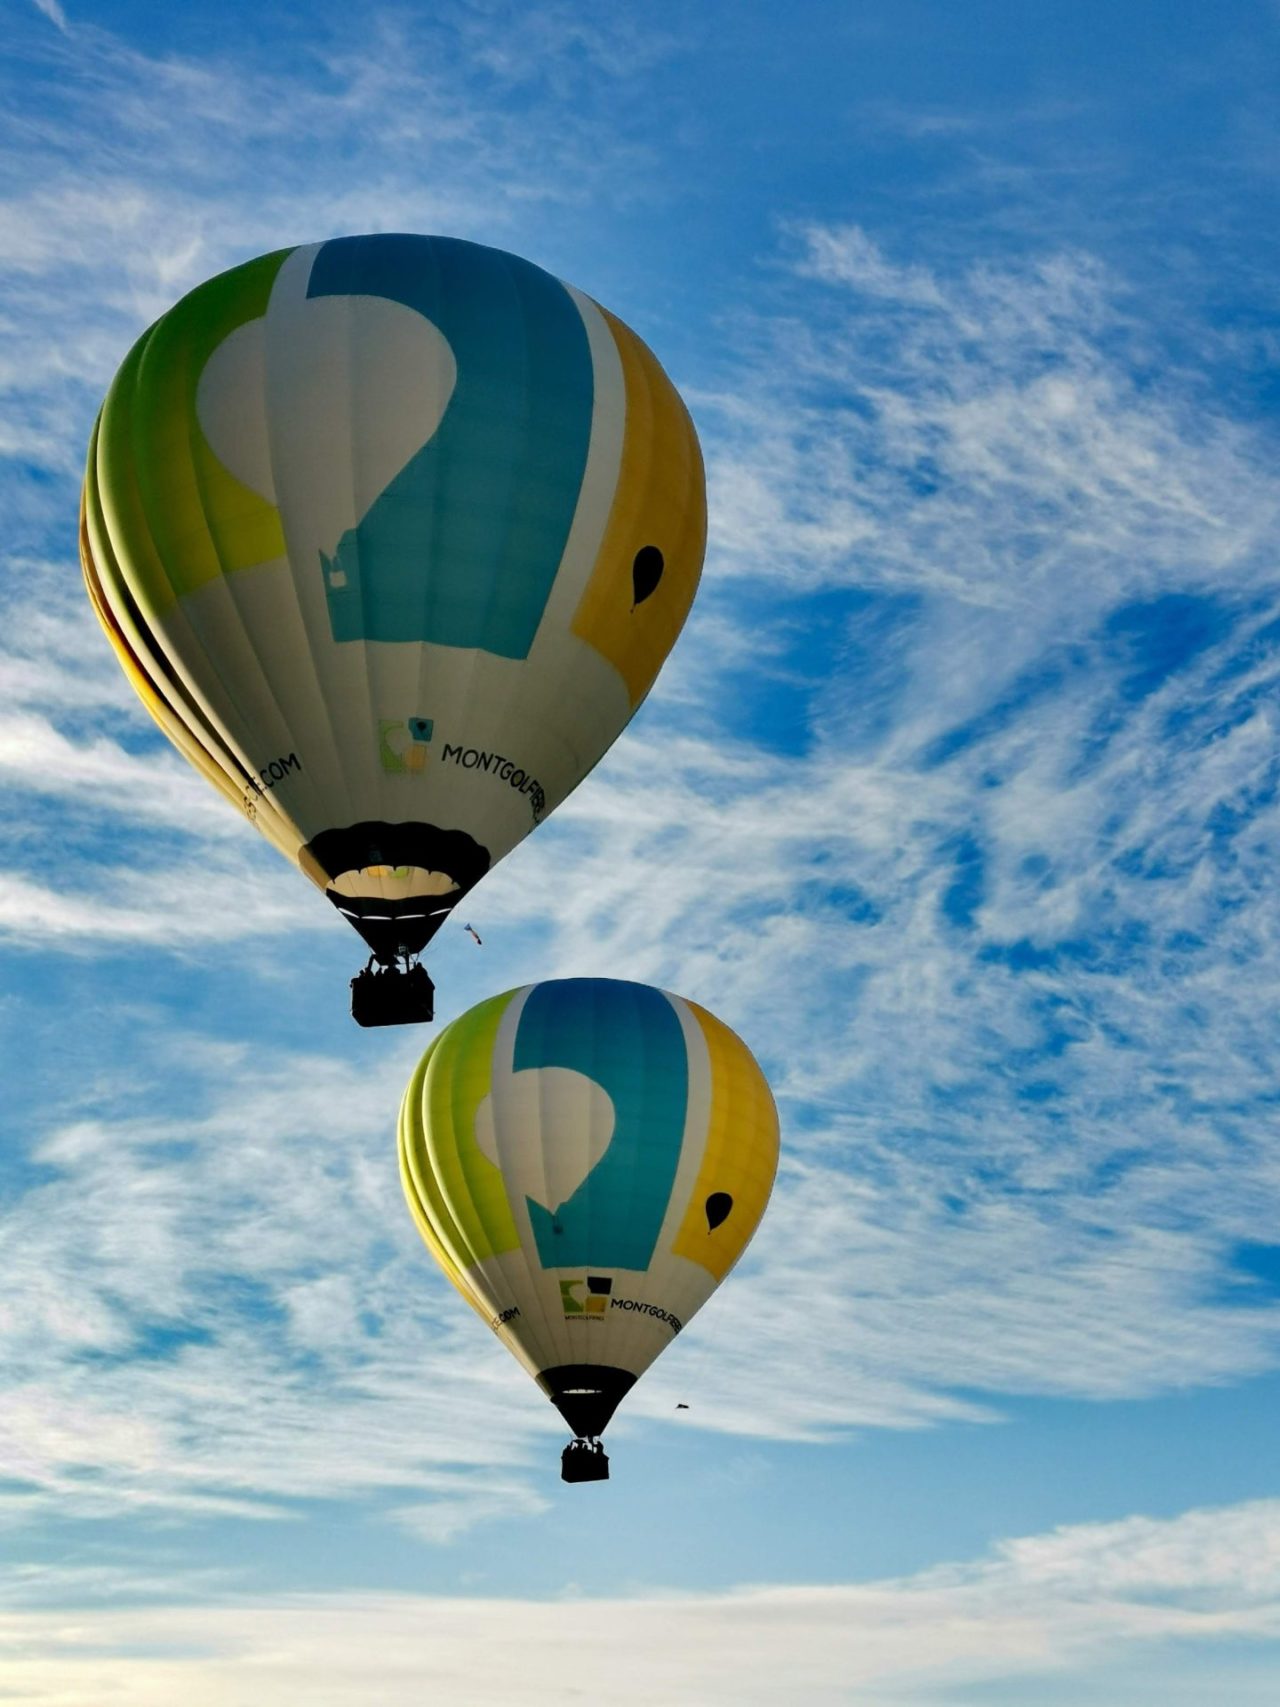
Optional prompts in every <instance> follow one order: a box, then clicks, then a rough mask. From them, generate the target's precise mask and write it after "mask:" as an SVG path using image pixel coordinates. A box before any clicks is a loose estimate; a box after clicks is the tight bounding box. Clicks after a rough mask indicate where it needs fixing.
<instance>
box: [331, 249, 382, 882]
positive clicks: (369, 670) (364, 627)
mask: <svg viewBox="0 0 1280 1707" xmlns="http://www.w3.org/2000/svg"><path fill="white" fill-rule="evenodd" d="M364 274H365V268H364V264H363V259H362V261H361V265H360V266H359V267H358V268H357V269H356V279H357V282H358V283H360V284H364V283H365V276H364ZM361 294H367V293H361ZM355 301H356V296H355V293H349V294H348V295H346V296H345V297H344V298H342V316H343V320H344V322H345V326H346V343H347V362H346V373H345V375H344V377H345V380H346V390H347V420H348V422H350V424H351V431H350V434H349V439H350V444H351V461H350V464H349V474H350V481H351V486H350V490H351V515H352V517H353V518H354V519H353V524H352V528H351V551H352V556H353V558H354V562H353V565H352V566H353V568H354V571H355V577H356V586H357V587H358V588H359V596H360V639H359V641H358V642H356V644H358V645H359V647H360V662H361V665H362V666H363V669H364V689H365V711H366V726H365V743H366V747H368V745H369V744H370V743H372V741H373V739H374V730H375V726H376V707H375V704H374V693H373V659H372V658H371V657H370V653H369V648H370V646H371V645H372V644H373V643H372V641H371V640H370V638H369V635H370V630H369V599H368V591H367V588H366V576H365V572H364V564H363V563H362V562H361V561H360V522H361V520H362V517H361V516H360V513H359V511H358V509H357V493H356V486H357V481H356V458H357V456H358V455H359V449H358V446H359V437H360V436H359V433H358V432H357V430H356V417H355V377H354V376H355ZM336 644H337V642H336V641H335V645H336ZM375 786H376V788H377V795H378V810H377V813H376V817H377V819H378V820H379V821H381V822H387V823H390V822H391V820H390V818H386V819H384V818H383V808H384V806H385V803H386V786H387V784H386V777H385V775H384V774H381V771H380V774H379V775H378V777H377V779H376V783H375ZM348 810H349V813H350V814H351V821H352V822H353V823H354V822H355V821H356V820H357V819H358V818H363V816H364V812H363V810H362V809H360V808H358V807H357V805H356V803H355V802H354V801H351V802H349V803H348ZM379 886H381V879H379Z"/></svg>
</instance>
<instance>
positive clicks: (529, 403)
mask: <svg viewBox="0 0 1280 1707" xmlns="http://www.w3.org/2000/svg"><path fill="white" fill-rule="evenodd" d="M307 295H308V296H309V297H321V296H380V297H385V298H387V299H388V300H390V301H392V302H399V303H402V304H403V305H404V306H405V307H407V308H411V309H414V310H415V311H416V312H417V313H419V314H421V315H423V316H424V317H425V318H426V319H427V320H429V321H431V323H432V324H433V325H434V326H436V327H437V328H438V329H439V330H440V332H441V333H442V334H443V335H444V337H445V338H446V340H447V341H448V343H449V346H450V348H451V349H452V351H453V356H454V360H455V361H456V363H457V369H458V377H457V384H456V386H455V388H454V392H453V396H452V397H451V398H450V400H449V404H448V407H447V408H446V410H445V413H444V417H443V419H442V420H441V423H440V426H439V427H438V428H437V430H436V432H435V434H434V435H433V436H432V438H431V439H430V441H429V442H428V443H427V444H425V445H424V446H423V447H422V449H421V450H420V451H417V452H416V453H415V454H414V455H413V456H412V457H410V459H409V461H408V462H407V463H406V464H405V466H404V467H403V468H402V469H401V470H400V472H399V473H398V474H397V475H396V476H395V477H394V478H393V479H392V481H391V482H390V484H389V485H388V486H386V487H385V488H384V490H383V491H382V492H381V493H380V494H379V495H378V497H377V498H375V499H374V501H373V503H372V504H371V505H370V507H369V509H368V510H367V511H366V512H365V514H364V516H363V517H362V518H361V519H360V521H359V522H358V523H357V525H356V526H355V527H354V528H350V529H348V531H347V532H346V533H345V534H343V536H342V538H341V539H340V540H339V541H338V542H337V544H336V548H335V550H334V553H333V555H332V556H331V557H327V558H324V560H323V563H322V567H323V569H324V571H325V573H324V581H325V591H326V595H327V598H328V601H329V622H330V627H331V629H332V632H333V637H334V639H335V640H339V641H342V640H387V641H410V642H421V641H430V642H434V643H435V644H436V645H440V646H459V647H477V648H479V649H480V650H481V651H484V652H492V653H496V654H497V655H498V656H499V657H503V658H526V657H527V656H528V654H529V647H530V645H531V644H532V641H533V637H534V634H535V633H536V632H537V628H538V624H539V622H540V621H541V620H542V613H543V611H544V610H545V608H546V604H547V599H548V597H549V596H550V593H551V587H552V584H553V582H554V581H555V578H556V574H557V572H558V570H559V567H560V562H561V559H562V557H563V556H564V548H565V542H566V541H567V539H568V537H569V529H570V527H571V526H572V524H573V517H574V513H575V511H576V509H577V504H578V494H579V492H580V490H581V487H582V476H583V471H584V469H585V467H586V461H587V449H588V445H589V443H590V439H591V417H592V409H593V405H594V397H595V381H594V374H593V369H592V363H591V350H590V346H589V344H588V342H587V333H586V328H585V327H584V325H583V323H582V316H581V315H580V313H579V312H578V307H577V304H576V303H575V302H574V300H573V298H572V297H571V296H570V295H569V292H568V291H567V290H566V289H565V287H564V286H563V285H562V284H561V283H560V282H559V280H558V279H554V278H552V277H551V275H550V274H549V273H545V272H543V270H542V269H541V267H535V266H533V265H531V263H530V262H528V261H522V260H520V259H519V257H518V256H515V255H507V254H504V253H502V252H501V251H500V250H497V249H487V248H484V247H482V246H481V245H480V244H477V243H464V242H461V241H459V240H457V239H456V238H450V237H409V236H392V235H385V236H374V237H340V238H337V239H335V240H334V241H333V242H330V243H326V244H324V245H323V246H322V248H321V249H320V250H319V252H318V253H317V255H316V258H315V261H314V262H313V264H312V268H311V277H310V281H309V283H308V286H307ZM322 556H323V554H322Z"/></svg>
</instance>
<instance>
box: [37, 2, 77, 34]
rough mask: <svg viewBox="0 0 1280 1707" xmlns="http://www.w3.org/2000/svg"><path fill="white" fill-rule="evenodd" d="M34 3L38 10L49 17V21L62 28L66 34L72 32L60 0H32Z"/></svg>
mask: <svg viewBox="0 0 1280 1707" xmlns="http://www.w3.org/2000/svg"><path fill="white" fill-rule="evenodd" d="M32 4H33V5H34V6H35V9H36V11H37V12H39V13H41V14H42V15H43V16H44V17H46V18H48V20H49V22H50V23H51V24H53V25H54V26H55V27H56V28H57V29H60V30H61V31H62V33H63V35H64V36H65V35H69V34H70V33H71V30H70V26H69V25H68V23H67V14H66V13H65V12H64V11H63V9H62V7H61V6H60V5H59V4H58V0H32Z"/></svg>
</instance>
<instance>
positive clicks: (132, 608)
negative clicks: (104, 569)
mask: <svg viewBox="0 0 1280 1707" xmlns="http://www.w3.org/2000/svg"><path fill="white" fill-rule="evenodd" d="M154 334H155V327H152V328H151V330H150V331H149V332H147V333H146V334H144V339H143V340H142V342H144V343H146V342H149V341H150V340H151V339H152V338H153V337H154ZM144 353H145V351H144ZM141 370H142V358H141V356H140V357H139V361H138V366H137V369H136V370H135V373H134V375H133V383H132V388H131V390H132V391H133V392H136V390H137V388H138V384H139V381H140V375H141ZM107 401H108V403H110V401H111V397H110V394H108V400H107ZM124 403H125V408H126V411H127V422H128V464H127V467H126V468H125V470H124V479H125V480H126V481H127V482H128V484H129V487H130V489H131V492H132V495H133V503H132V505H131V509H132V511H133V513H134V520H135V523H136V525H137V526H138V528H139V529H140V530H141V531H142V533H143V534H144V535H145V536H146V540H147V542H148V544H149V545H150V548H151V551H152V553H153V555H154V556H155V558H156V561H157V562H158V563H161V567H162V569H163V564H162V561H161V559H160V554H159V549H158V547H157V545H156V541H155V535H154V532H153V531H152V527H151V520H150V517H149V516H148V514H147V509H146V504H145V502H144V500H143V495H142V491H141V488H140V487H139V485H138V483H137V477H136V472H135V466H136V453H137V448H138V447H137V435H136V431H135V427H134V422H135V419H136V416H137V410H136V408H135V406H134V398H133V396H132V395H130V396H129V397H128V398H127V399H124ZM105 407H106V406H105V405H104V420H105ZM94 484H95V490H96V489H97V487H98V486H99V484H100V482H99V480H98V478H97V472H96V470H95V482H94ZM102 523H103V530H104V533H105V535H106V539H107V543H108V545H109V546H110V547H111V553H112V558H113V560H114V563H115V567H116V570H117V571H118V591H119V594H120V597H121V600H122V601H123V602H124V604H125V608H126V611H127V613H128V615H129V617H130V620H131V622H132V623H133V626H134V628H135V629H136V632H137V634H138V636H139V638H140V640H142V641H143V642H144V643H145V649H146V656H147V657H149V658H150V659H151V660H152V663H153V665H154V668H153V670H152V672H151V673H152V675H153V679H156V680H157V685H159V683H161V682H162V683H163V684H164V686H165V687H168V688H171V689H173V690H174V692H175V693H176V695H177V696H178V698H177V703H175V702H174V700H172V699H170V698H169V696H168V694H166V693H165V692H164V691H163V689H162V690H161V697H162V698H164V699H165V702H166V703H167V704H169V705H170V707H171V709H172V710H173V713H174V715H175V717H177V718H178V720H179V721H180V722H182V723H184V724H186V723H188V721H189V722H190V724H191V725H192V726H193V727H192V734H193V736H194V737H195V739H197V740H201V738H202V737H207V742H208V746H209V750H210V751H211V753H213V754H214V755H215V756H216V755H218V754H223V755H225V756H226V757H227V758H228V759H229V760H230V761H231V763H232V764H233V765H234V766H235V769H236V771H237V772H238V773H239V780H240V782H241V784H242V786H243V787H247V786H248V785H249V783H250V780H251V778H252V776H253V771H252V769H251V768H250V766H249V764H248V762H247V760H246V758H245V757H244V755H243V754H242V753H241V752H240V750H239V748H238V745H237V743H236V742H234V741H233V740H232V739H231V738H230V734H229V732H228V731H227V730H225V729H224V728H223V727H222V725H221V721H220V719H218V718H216V717H215V716H214V715H213V713H212V710H211V708H210V707H208V706H207V705H206V704H205V702H204V700H203V697H202V696H201V695H200V694H199V693H198V692H197V690H196V688H195V684H194V683H193V682H191V681H189V680H188V679H187V676H186V673H185V671H184V670H183V668H182V666H181V662H180V660H179V659H178V658H177V657H176V656H174V655H172V654H171V652H170V650H169V647H168V646H166V644H165V637H164V635H163V632H162V631H160V629H159V628H158V626H153V625H152V623H151V621H150V620H149V619H148V617H147V613H146V609H145V607H144V606H143V604H142V602H141V601H140V599H139V598H138V596H137V595H136V594H135V592H134V589H133V587H132V585H131V583H130V572H129V565H130V554H129V552H128V550H127V549H125V548H124V542H117V541H116V540H115V539H114V538H113V536H112V526H111V518H110V515H109V513H108V511H107V508H106V506H105V505H104V506H103V508H102ZM157 621H158V619H157ZM202 744H204V743H203V741H202ZM270 839H272V838H270V837H269V838H268V840H270ZM277 845H278V844H277ZM281 851H282V852H283V851H284V850H283V849H281Z"/></svg>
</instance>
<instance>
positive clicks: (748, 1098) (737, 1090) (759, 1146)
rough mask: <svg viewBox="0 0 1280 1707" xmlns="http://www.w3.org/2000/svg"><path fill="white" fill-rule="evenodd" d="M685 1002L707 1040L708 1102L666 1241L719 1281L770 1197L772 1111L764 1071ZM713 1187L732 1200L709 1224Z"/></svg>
mask: <svg viewBox="0 0 1280 1707" xmlns="http://www.w3.org/2000/svg"><path fill="white" fill-rule="evenodd" d="M686 1006H687V1007H688V1009H689V1011H690V1013H691V1014H692V1015H693V1016H694V1018H695V1019H696V1020H697V1022H698V1025H699V1027H700V1028H701V1031H702V1035H703V1038H704V1039H705V1041H706V1045H707V1055H708V1058H709V1060H710V1066H711V1109H710V1112H709V1115H708V1118H707V1143H706V1149H705V1150H704V1151H703V1156H702V1166H701V1167H700V1168H699V1170H698V1177H697V1179H696V1180H695V1182H694V1187H693V1196H692V1197H691V1198H690V1200H689V1207H688V1209H687V1210H686V1211H685V1214H684V1219H683V1220H682V1221H681V1223H680V1227H679V1230H678V1231H677V1233H676V1236H675V1240H674V1242H673V1244H672V1247H671V1248H672V1250H673V1251H674V1252H675V1254H676V1255H677V1256H680V1257H687V1258H688V1259H689V1261H690V1262H696V1263H699V1264H700V1265H701V1266H702V1267H703V1268H705V1269H706V1270H707V1271H708V1273H710V1274H713V1275H714V1276H715V1278H716V1279H717V1280H718V1281H719V1280H723V1279H724V1277H725V1275H726V1274H727V1273H728V1272H729V1270H730V1269H731V1268H732V1267H733V1265H734V1263H735V1262H737V1260H738V1258H739V1257H740V1256H741V1255H742V1252H743V1250H744V1249H745V1247H746V1244H747V1241H748V1239H750V1237H751V1235H752V1233H754V1232H755V1230H756V1227H757V1225H758V1224H759V1221H760V1217H761V1216H762V1215H763V1214H764V1207H765V1204H766V1203H767V1202H768V1201H769V1193H770V1191H771V1190H772V1189H773V1178H774V1175H775V1174H776V1173H777V1171H778V1111H777V1109H776V1107H775V1106H774V1101H773V1093H772V1092H771V1091H770V1089H769V1086H768V1082H767V1081H766V1079H765V1076H764V1074H763V1073H762V1072H761V1071H760V1069H759V1067H758V1066H757V1065H756V1062H755V1058H754V1057H753V1056H752V1054H751V1052H750V1050H749V1049H748V1048H747V1046H746V1044H745V1043H743V1042H742V1040H741V1038H739V1037H737V1036H735V1034H734V1033H733V1032H732V1031H730V1030H729V1027H728V1026H727V1025H725V1024H723V1023H722V1022H721V1021H720V1020H718V1019H717V1018H716V1017H715V1015H714V1014H709V1013H708V1012H707V1011H706V1009H705V1008H700V1007H699V1006H698V1004H697V1003H696V1002H687V1003H686ZM716 1193H724V1194H726V1195H727V1196H728V1197H730V1198H731V1199H732V1207H731V1209H730V1210H729V1213H728V1215H727V1216H726V1217H725V1219H724V1220H723V1221H722V1222H721V1224H720V1225H719V1226H718V1227H715V1228H712V1227H710V1226H709V1225H708V1218H707V1209H706V1205H707V1200H708V1198H710V1197H712V1196H713V1195H714V1194H716Z"/></svg>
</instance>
